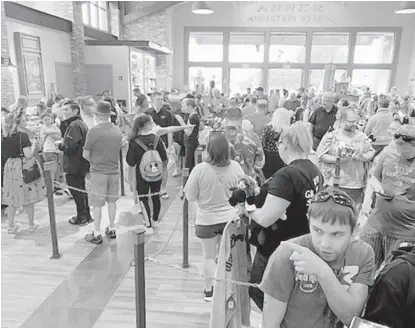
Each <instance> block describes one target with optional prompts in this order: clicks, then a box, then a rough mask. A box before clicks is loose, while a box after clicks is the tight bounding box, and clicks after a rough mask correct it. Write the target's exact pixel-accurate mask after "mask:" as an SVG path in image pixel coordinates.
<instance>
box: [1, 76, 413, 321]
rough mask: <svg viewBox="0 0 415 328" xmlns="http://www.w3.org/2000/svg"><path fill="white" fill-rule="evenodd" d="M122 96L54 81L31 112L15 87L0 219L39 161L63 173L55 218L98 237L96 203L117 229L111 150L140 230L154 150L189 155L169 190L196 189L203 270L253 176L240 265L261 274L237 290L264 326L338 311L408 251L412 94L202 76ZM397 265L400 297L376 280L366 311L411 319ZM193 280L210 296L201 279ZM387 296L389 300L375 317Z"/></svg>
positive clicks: (155, 189) (155, 191)
mask: <svg viewBox="0 0 415 328" xmlns="http://www.w3.org/2000/svg"><path fill="white" fill-rule="evenodd" d="M134 96H135V97H136V101H135V103H134V108H133V110H131V111H130V112H127V111H126V110H125V109H123V108H120V106H119V105H118V103H117V101H116V99H115V98H114V97H112V96H111V95H110V93H109V92H108V91H105V92H103V96H102V99H101V100H100V101H99V102H98V103H96V102H95V100H94V99H93V98H92V97H91V96H85V97H79V98H77V99H75V100H70V99H66V98H64V97H62V96H57V97H56V98H55V99H54V101H52V102H49V103H47V104H44V103H41V104H39V105H38V106H37V107H36V110H35V113H29V109H28V106H27V99H26V98H25V97H19V99H18V101H17V103H16V104H15V105H13V106H11V107H10V108H2V208H3V207H7V214H8V220H9V228H8V233H10V234H14V233H17V232H18V231H19V229H20V228H21V227H19V226H18V225H17V224H15V222H14V217H15V214H16V211H18V210H19V209H20V208H24V209H25V210H26V212H27V214H28V219H29V230H30V231H31V232H34V231H35V230H36V229H37V228H38V226H39V225H38V224H37V223H36V222H35V221H34V219H35V218H34V206H35V204H36V203H37V202H39V201H41V200H42V199H43V198H44V197H45V195H46V188H45V182H44V173H43V171H42V167H43V164H42V163H43V162H53V169H52V176H53V179H54V180H55V186H56V190H55V192H56V193H59V192H60V193H62V192H63V193H68V191H67V190H66V189H65V188H64V187H62V186H67V187H68V189H69V193H70V195H71V196H72V197H73V199H74V202H75V204H76V215H75V216H74V217H72V218H70V219H69V223H70V224H74V225H87V224H89V223H92V222H93V223H94V227H93V229H91V230H92V231H91V233H90V234H88V235H87V236H86V240H87V241H89V242H92V243H95V244H101V243H102V242H103V238H102V232H101V216H102V207H103V206H104V205H105V204H106V203H107V204H108V215H109V221H110V222H109V226H108V227H106V229H105V235H106V236H108V237H109V238H111V239H113V238H116V230H115V224H114V222H115V219H116V215H117V214H116V213H117V207H116V202H117V199H118V198H119V188H120V154H121V157H122V160H123V161H125V163H126V164H128V165H125V166H126V176H127V179H128V183H129V185H130V187H131V189H132V191H133V192H134V194H135V202H136V203H138V204H140V206H141V210H142V213H143V215H144V224H145V225H146V227H147V229H148V230H147V231H148V232H149V233H150V232H151V231H152V229H153V226H154V227H156V226H157V222H158V221H159V220H160V209H161V201H160V199H163V198H164V199H165V198H168V197H169V195H168V194H167V191H166V185H167V180H168V176H169V175H168V171H169V167H170V166H169V165H168V163H171V164H172V165H174V172H173V176H179V175H180V174H181V172H182V169H183V168H187V169H189V172H190V176H189V179H188V181H187V183H186V185H185V186H184V188H183V195H184V196H185V197H186V198H187V199H188V200H189V202H195V203H196V204H197V210H196V217H195V230H196V231H195V233H196V236H197V237H198V238H199V239H200V241H201V245H202V257H203V273H204V274H205V275H206V277H211V276H213V275H214V273H215V267H216V263H217V257H218V249H219V244H220V242H221V236H222V233H223V229H224V227H225V225H226V223H227V222H228V221H229V220H232V219H234V218H236V217H238V215H240V214H241V213H238V212H237V210H236V209H235V208H234V207H232V206H231V204H230V203H229V199H230V197H231V194H232V191H231V190H232V189H235V188H237V187H238V185H239V183H240V181H241V179H243V177H244V176H249V177H250V178H252V179H253V180H255V181H256V183H257V184H258V186H259V187H260V192H259V193H258V195H257V196H256V199H255V207H254V209H251V210H249V211H248V212H246V213H244V215H246V217H248V218H249V227H250V231H251V232H250V240H249V242H250V244H251V245H252V246H255V249H256V252H255V257H254V261H253V265H252V269H251V278H250V279H251V282H252V283H257V284H260V287H259V288H255V287H250V288H249V294H250V297H251V298H252V300H253V301H254V302H255V304H256V305H257V306H258V308H259V309H260V310H261V311H263V323H262V325H263V326H262V327H263V328H266V327H273V328H274V327H338V326H339V325H342V324H343V325H348V324H350V322H351V320H352V318H353V317H354V316H358V315H360V314H361V313H362V311H363V308H364V306H365V303H366V300H367V297H368V295H369V287H371V286H372V285H373V281H374V278H375V273H376V272H377V271H379V269H381V268H382V267H383V266H385V265H386V267H388V265H389V263H392V262H391V260H392V258H394V257H396V254H395V253H394V252H395V251H396V250H398V249H399V248H400V247H401V246H402V245H403V243H405V245H406V246H405V248H404V249H400V252H401V253H402V252H403V253H405V254H406V255H407V254H412V258H413V257H414V256H415V253H414V250H415V247H414V246H413V245H414V244H415V102H414V100H413V98H410V97H400V96H399V95H398V94H397V90H396V88H392V90H391V92H390V93H389V94H380V95H372V94H371V93H370V90H369V89H367V90H366V91H365V92H364V93H362V95H361V96H360V98H359V100H358V101H357V102H351V101H347V100H345V99H341V97H339V96H338V95H336V94H333V93H329V92H327V93H324V94H317V93H316V92H315V90H313V89H310V90H305V89H304V88H300V89H299V90H298V91H297V92H291V93H290V92H288V91H287V90H281V92H280V90H273V91H271V92H270V94H269V95H267V94H265V91H264V89H263V88H262V87H258V88H257V89H255V91H254V92H251V89H250V88H248V89H247V91H246V94H244V95H240V94H236V95H235V96H234V97H232V98H229V99H227V98H226V97H225V96H224V95H223V94H221V93H220V92H219V90H218V89H217V88H215V85H214V83H213V84H212V85H211V88H210V90H209V94H207V95H201V94H196V93H195V92H193V93H189V94H183V95H182V96H178V95H174V94H173V93H172V94H169V93H166V92H154V93H152V94H151V96H150V99H149V98H148V97H147V96H146V95H145V94H143V93H142V92H141V91H140V89H139V88H136V89H135V90H134ZM177 98H179V99H178V101H177V104H176V103H175V101H174V100H173V99H177ZM198 151H203V154H204V155H203V161H202V162H200V163H199V160H198V156H196V154H197V152H198ZM62 188H63V189H62ZM150 200H151V202H152V206H150V204H149V202H150ZM90 207H92V211H91V210H90ZM411 245H412V246H411ZM411 252H412V253H411ZM409 257H410V256H409ZM413 263H414V265H415V261H414V262H413ZM399 269H400V271H399V272H400V273H401V274H396V272H394V270H395V271H396V270H397V269H396V268H395V269H394V270H389V271H388V274H389V278H390V279H392V278H393V279H394V280H393V282H389V284H388V286H394V284H395V285H399V286H400V287H402V286H404V288H401V289H402V292H401V294H402V295H400V296H401V298H399V297H400V296H399V297H398V296H396V295H395V296H396V297H394V298H392V297H389V298H388V297H386V296H385V295H387V293H388V292H389V293H397V290H398V288H395V289H394V291H391V289H388V286H386V287H385V283H383V284H382V283H378V284H376V285H375V286H376V288H377V290H376V292H373V293H371V298H370V299H369V302H368V307H367V310H366V314H365V315H366V317H367V318H368V319H370V320H372V321H373V322H378V323H383V324H387V325H390V326H392V327H405V328H406V327H407V328H409V327H410V324H411V322H412V323H413V322H415V321H411V320H413V319H414V318H413V314H411V313H414V311H412V312H410V311H409V312H408V311H407V307H405V306H402V304H404V303H405V300H407V299H409V298H410V297H409V296H408V298H406V296H405V295H407V294H405V293H409V294H410V293H414V294H415V289H414V288H415V283H414V281H412V282H411V283H410V282H409V281H410V280H411V279H412V280H414V279H415V278H414V277H413V276H412V278H411V274H410V273H413V272H415V271H414V270H413V269H410V270H411V271H409V273H407V274H406V273H405V274H404V273H403V272H404V271H405V270H407V268H406V267H404V266H400V267H399ZM399 272H398V273H399ZM405 272H406V271H405ZM392 273H394V274H395V275H394V276H393V277H391V276H390V275H391V274H392ZM382 277H383V276H382ZM384 278H385V279H386V275H385V277H384ZM345 287H346V288H345ZM379 289H380V291H379ZM203 292H204V294H203V297H204V299H205V300H206V301H210V300H212V297H213V294H214V283H213V282H212V280H211V278H206V279H205V282H204V291H203ZM372 295H374V296H373V297H372ZM379 300H382V301H381V303H380V301H379ZM411 302H412V303H411V305H410V306H412V308H410V309H412V310H413V309H414V299H413V298H412V299H411ZM392 303H393V304H392ZM391 307H394V309H396V310H394V311H396V312H395V313H398V312H399V313H401V314H402V315H400V316H398V315H395V316H390V317H388V316H386V315H385V313H391V312H393V311H392V310H391ZM383 309H385V311H383ZM386 309H387V310H386ZM405 311H406V312H405ZM411 315H412V317H411ZM405 320H406V321H405Z"/></svg>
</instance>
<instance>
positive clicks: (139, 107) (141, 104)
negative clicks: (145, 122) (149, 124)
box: [133, 88, 150, 114]
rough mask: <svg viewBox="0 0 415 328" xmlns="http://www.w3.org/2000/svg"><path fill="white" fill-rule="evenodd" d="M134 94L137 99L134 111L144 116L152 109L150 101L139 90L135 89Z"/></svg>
mask: <svg viewBox="0 0 415 328" xmlns="http://www.w3.org/2000/svg"><path fill="white" fill-rule="evenodd" d="M133 92H134V97H137V99H136V101H135V106H134V111H135V113H136V114H142V113H144V112H145V111H146V110H147V109H148V108H149V107H150V105H149V103H148V99H147V97H146V95H145V94H143V93H141V91H140V89H139V88H135V89H134V90H133Z"/></svg>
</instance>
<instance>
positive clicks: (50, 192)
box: [43, 162, 61, 259]
mask: <svg viewBox="0 0 415 328" xmlns="http://www.w3.org/2000/svg"><path fill="white" fill-rule="evenodd" d="M54 165H56V164H55V163H54V162H45V163H43V167H44V171H43V172H44V175H45V182H46V192H47V199H48V208H49V221H50V235H51V237H52V251H53V253H52V256H51V257H50V258H51V259H59V258H61V254H59V247H58V234H57V230H56V217H55V202H54V200H53V190H54V187H53V182H52V181H53V180H52V176H51V169H52V168H53V166H54Z"/></svg>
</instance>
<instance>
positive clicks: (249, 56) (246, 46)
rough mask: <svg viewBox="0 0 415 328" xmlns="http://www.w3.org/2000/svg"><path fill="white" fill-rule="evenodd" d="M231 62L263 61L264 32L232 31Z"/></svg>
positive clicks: (230, 43) (230, 42) (230, 44)
mask: <svg viewBox="0 0 415 328" xmlns="http://www.w3.org/2000/svg"><path fill="white" fill-rule="evenodd" d="M229 62H231V63H263V62H264V33H231V35H230V41H229Z"/></svg>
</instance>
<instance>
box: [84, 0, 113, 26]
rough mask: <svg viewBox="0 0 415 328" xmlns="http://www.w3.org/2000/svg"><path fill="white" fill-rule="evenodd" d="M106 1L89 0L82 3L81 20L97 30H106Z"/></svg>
mask: <svg viewBox="0 0 415 328" xmlns="http://www.w3.org/2000/svg"><path fill="white" fill-rule="evenodd" d="M108 18H109V17H108V2H107V1H89V2H85V3H83V4H82V21H83V22H84V24H85V25H88V26H91V27H93V28H95V29H98V30H103V31H108V26H109V24H108Z"/></svg>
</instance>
